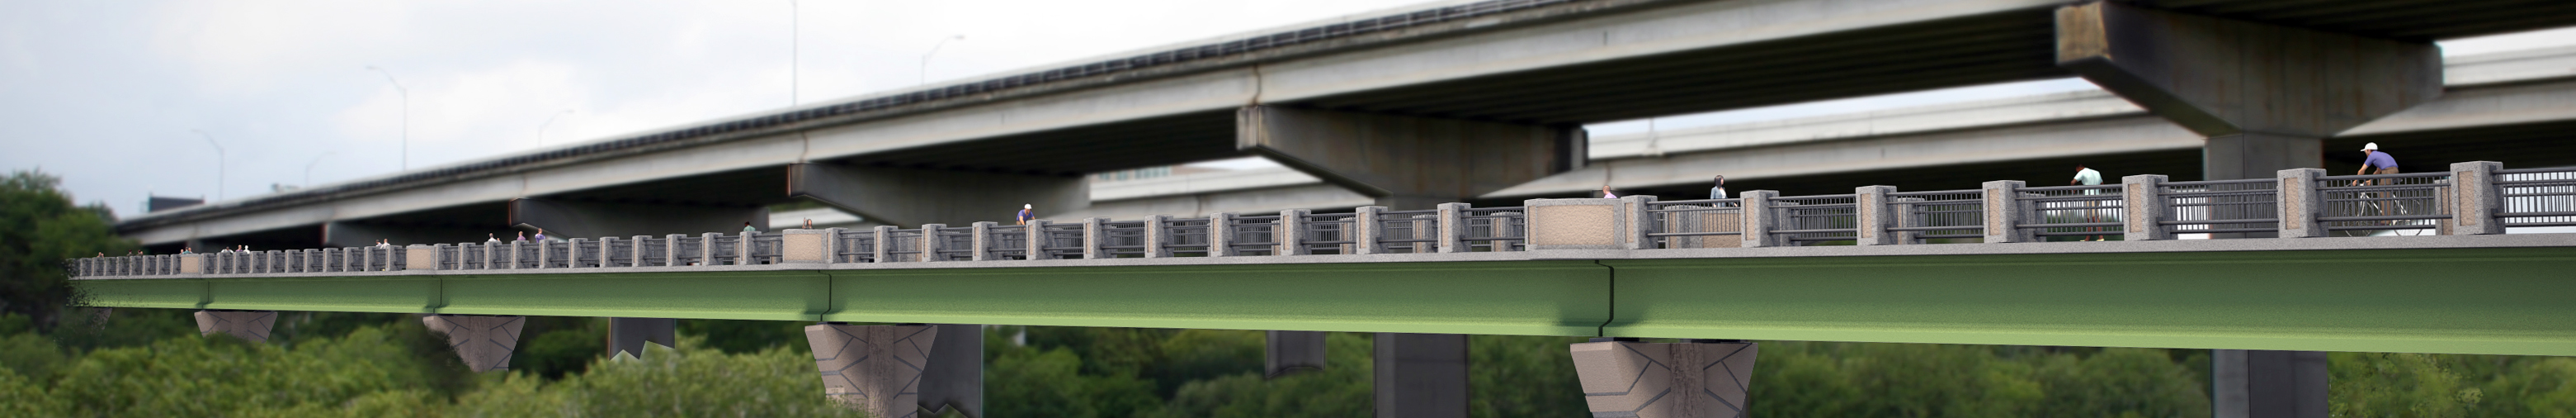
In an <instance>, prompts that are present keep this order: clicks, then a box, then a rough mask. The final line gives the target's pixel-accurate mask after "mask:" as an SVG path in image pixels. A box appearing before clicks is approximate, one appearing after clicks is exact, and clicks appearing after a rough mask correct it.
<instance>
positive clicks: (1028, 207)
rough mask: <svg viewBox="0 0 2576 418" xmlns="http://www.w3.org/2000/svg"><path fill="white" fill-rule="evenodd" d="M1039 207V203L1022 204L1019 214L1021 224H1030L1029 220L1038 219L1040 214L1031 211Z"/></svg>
mask: <svg viewBox="0 0 2576 418" xmlns="http://www.w3.org/2000/svg"><path fill="white" fill-rule="evenodd" d="M1037 208H1038V206H1037V205H1034V204H1026V203H1023V204H1020V215H1019V220H1020V224H1021V225H1028V224H1029V221H1034V220H1037V219H1038V215H1037V213H1035V212H1030V211H1033V210H1037Z"/></svg>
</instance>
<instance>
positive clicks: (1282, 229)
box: [1270, 209, 1307, 255]
mask: <svg viewBox="0 0 2576 418" xmlns="http://www.w3.org/2000/svg"><path fill="white" fill-rule="evenodd" d="M1271 232H1272V233H1273V234H1275V235H1277V237H1276V238H1278V239H1277V240H1276V241H1278V242H1279V249H1278V250H1277V251H1272V252H1270V254H1272V255H1306V254H1307V252H1306V233H1305V232H1306V210H1305V209H1289V210H1283V211H1279V227H1277V228H1272V229H1271Z"/></svg>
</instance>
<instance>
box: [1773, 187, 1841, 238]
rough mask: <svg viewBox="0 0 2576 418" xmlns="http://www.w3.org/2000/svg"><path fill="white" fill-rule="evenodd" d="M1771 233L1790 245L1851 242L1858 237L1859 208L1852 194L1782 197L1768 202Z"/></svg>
mask: <svg viewBox="0 0 2576 418" xmlns="http://www.w3.org/2000/svg"><path fill="white" fill-rule="evenodd" d="M1770 203H1771V213H1768V214H1757V216H1770V217H1771V219H1775V220H1777V221H1778V222H1779V223H1778V225H1779V226H1776V227H1773V229H1772V231H1771V234H1772V235H1775V236H1779V237H1780V238H1782V239H1784V240H1786V241H1788V242H1790V243H1792V245H1814V244H1819V243H1825V242H1830V241H1851V240H1853V239H1856V238H1858V237H1860V229H1859V228H1858V227H1859V226H1860V219H1859V215H1860V208H1859V206H1858V205H1857V201H1856V199H1855V198H1854V196H1853V195H1848V194H1839V195H1818V196H1783V197H1776V198H1772V199H1771V202H1770Z"/></svg>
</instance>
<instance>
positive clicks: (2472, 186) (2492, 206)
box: [2451, 161, 2505, 235]
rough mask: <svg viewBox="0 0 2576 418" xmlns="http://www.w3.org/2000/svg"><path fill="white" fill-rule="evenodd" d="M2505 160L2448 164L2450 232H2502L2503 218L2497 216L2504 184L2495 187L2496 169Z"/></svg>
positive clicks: (2502, 209)
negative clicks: (2449, 175)
mask: <svg viewBox="0 0 2576 418" xmlns="http://www.w3.org/2000/svg"><path fill="white" fill-rule="evenodd" d="M2503 169H2504V163H2499V162H2494V161H2470V162H2464V163H2452V164H2451V202H2452V204H2453V205H2457V206H2454V207H2452V208H2451V234H2452V235H2488V234H2502V233H2504V222H2503V221H2502V220H2498V219H2496V214H2498V213H2503V212H2504V211H2505V207H2504V198H2503V196H2504V188H2502V187H2497V186H2496V181H2497V180H2499V179H2497V178H2496V174H2495V172H2496V170H2503Z"/></svg>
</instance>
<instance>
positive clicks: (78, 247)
mask: <svg viewBox="0 0 2576 418" xmlns="http://www.w3.org/2000/svg"><path fill="white" fill-rule="evenodd" d="M61 185H62V179H59V178H55V177H54V176H51V175H47V174H45V173H44V172H41V171H17V172H13V173H10V175H9V177H6V178H0V312H7V313H15V314H20V315H26V316H27V317H28V318H31V319H34V320H35V324H36V326H37V327H39V328H45V329H51V328H53V327H54V325H55V323H56V322H58V320H59V319H60V314H61V312H62V307H63V305H64V304H66V303H69V302H71V300H72V298H73V294H72V288H71V283H70V282H69V281H68V280H67V279H68V276H66V274H65V272H64V271H63V268H62V266H63V260H66V259H71V258H77V257H91V256H96V255H99V254H102V253H104V254H125V253H126V252H127V251H131V250H133V249H134V248H136V247H135V244H134V242H133V241H132V240H127V239H124V238H121V237H117V236H116V233H115V231H114V230H113V229H111V228H109V226H108V225H109V224H110V223H112V222H114V221H115V220H116V215H115V213H114V212H113V211H110V210H108V208H107V205H104V204H96V203H93V204H90V205H88V206H79V205H74V204H72V196H71V194H70V193H65V192H63V191H62V190H60V189H59V187H60V186H61Z"/></svg>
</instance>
